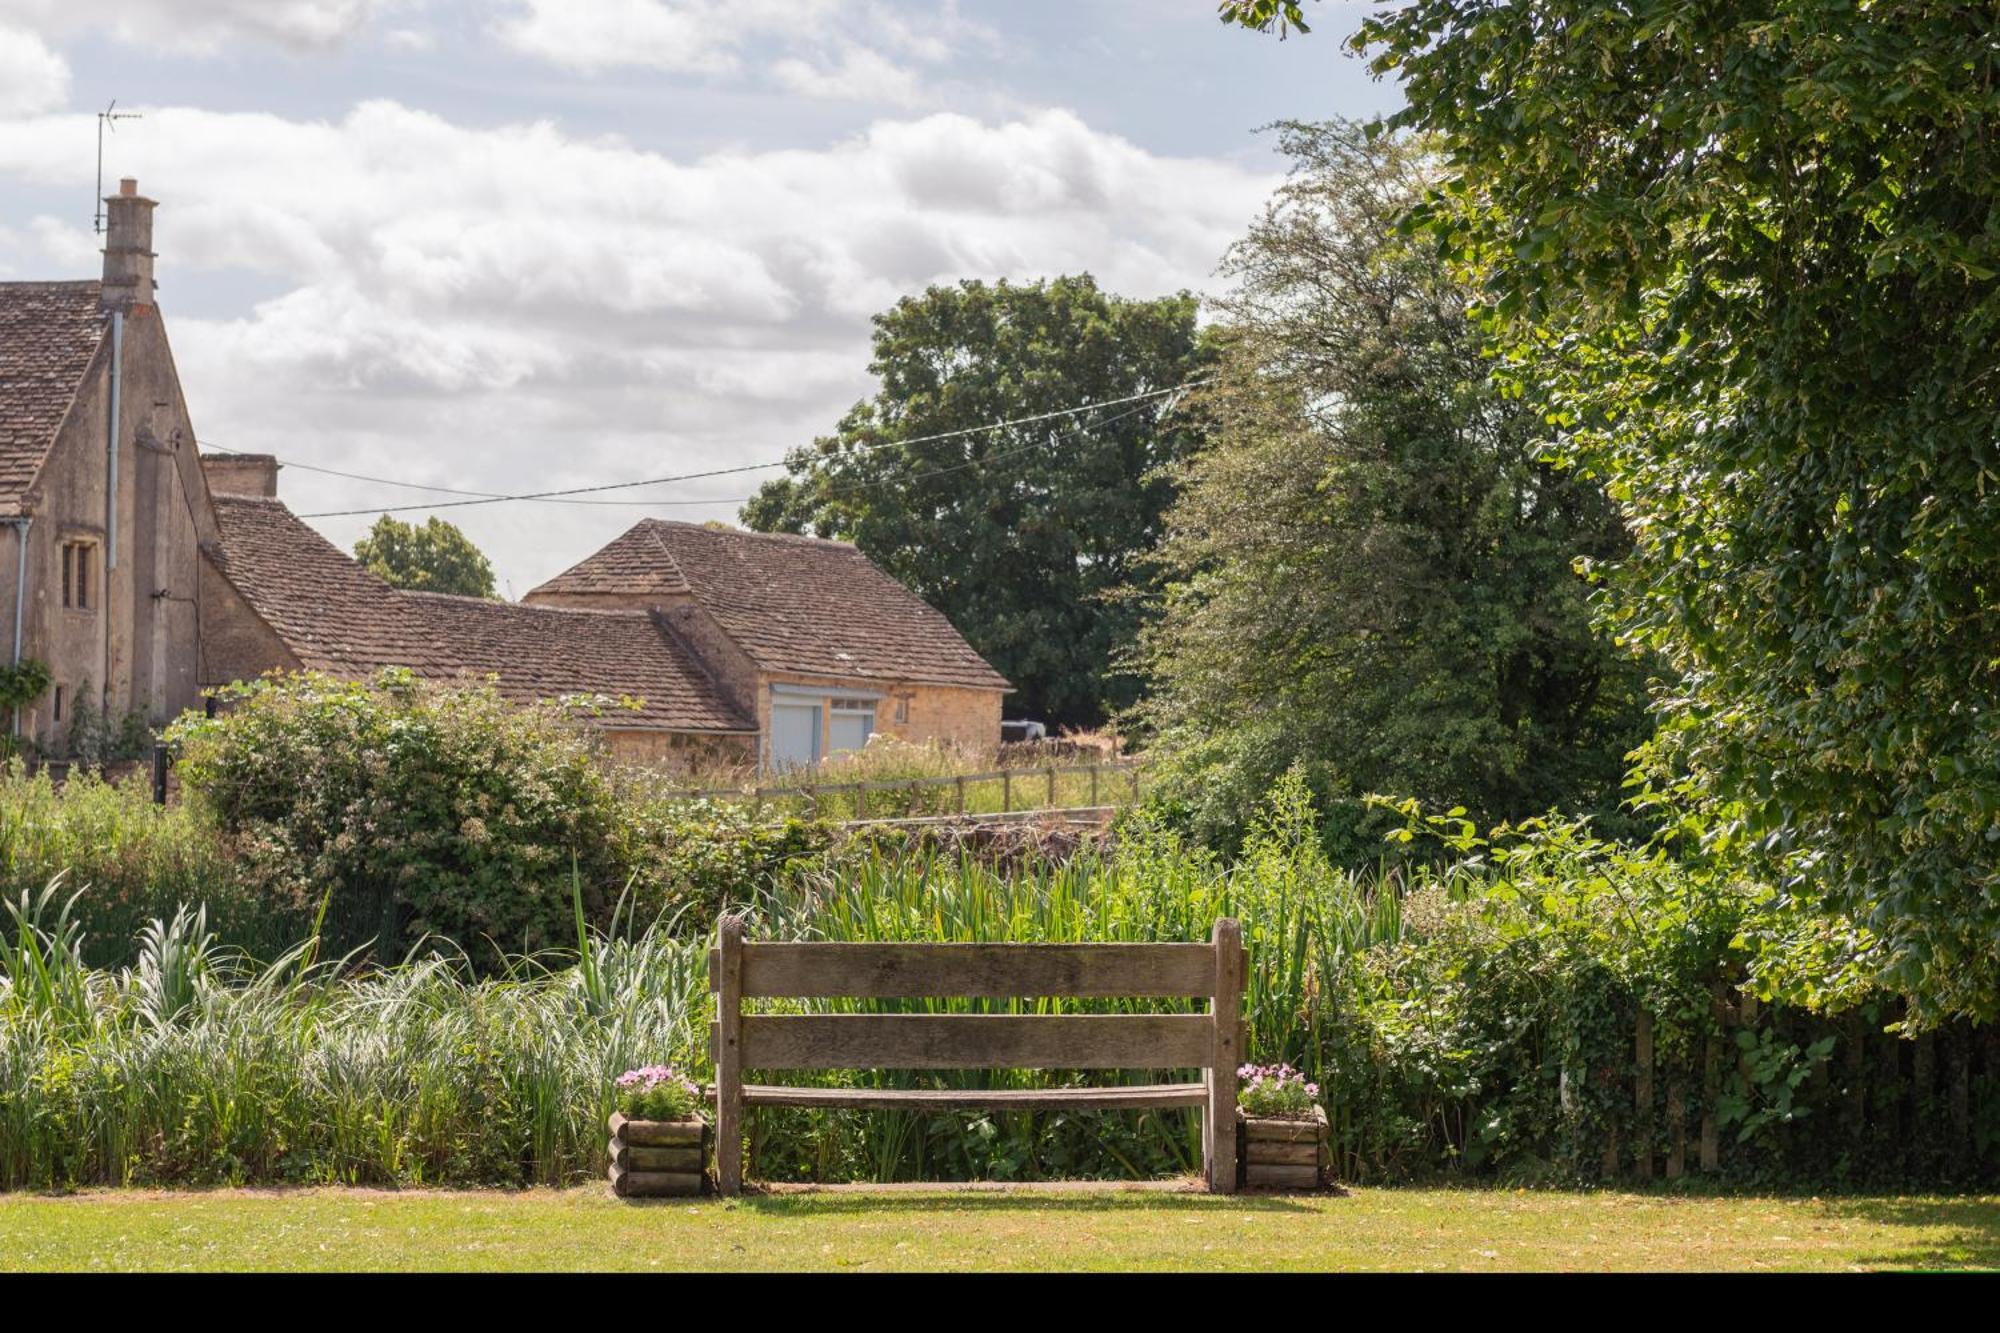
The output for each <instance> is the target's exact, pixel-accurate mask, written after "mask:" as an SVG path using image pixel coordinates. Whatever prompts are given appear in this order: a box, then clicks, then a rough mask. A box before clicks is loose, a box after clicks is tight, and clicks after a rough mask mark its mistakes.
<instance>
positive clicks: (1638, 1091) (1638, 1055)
mask: <svg viewBox="0 0 2000 1333" xmlns="http://www.w3.org/2000/svg"><path fill="white" fill-rule="evenodd" d="M1632 1047H1633V1052H1632V1053H1633V1056H1634V1058H1635V1059H1636V1061H1637V1063H1638V1066H1639V1072H1638V1079H1637V1085H1636V1087H1635V1088H1634V1101H1635V1102H1636V1103H1637V1105H1636V1107H1635V1108H1634V1109H1635V1110H1636V1111H1637V1112H1638V1116H1637V1117H1636V1119H1635V1121H1634V1123H1633V1126H1632V1138H1633V1145H1632V1146H1633V1148H1634V1149H1635V1150H1636V1156H1635V1159H1634V1165H1636V1166H1637V1167H1638V1170H1639V1179H1641V1180H1651V1179H1652V1178H1653V1016H1652V1014H1650V1013H1648V1012H1647V1011H1646V1010H1644V1009H1641V1010H1640V1011H1639V1020H1638V1022H1637V1023H1636V1024H1635V1025H1634V1031H1633V1033H1632Z"/></svg>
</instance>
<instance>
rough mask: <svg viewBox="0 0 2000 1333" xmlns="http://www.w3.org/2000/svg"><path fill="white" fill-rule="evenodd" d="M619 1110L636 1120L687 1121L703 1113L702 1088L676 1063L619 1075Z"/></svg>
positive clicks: (632, 1070) (652, 1066)
mask: <svg viewBox="0 0 2000 1333" xmlns="http://www.w3.org/2000/svg"><path fill="white" fill-rule="evenodd" d="M618 1109H619V1110H620V1111H622V1112H624V1113H625V1115H626V1116H627V1117H629V1118H631V1119H633V1120H687V1119H691V1118H692V1117H694V1116H695V1115H697V1114H699V1113H700V1110H701V1088H700V1087H699V1086H698V1085H697V1084H696V1083H695V1081H694V1080H693V1079H691V1078H689V1077H688V1076H687V1075H686V1074H683V1073H681V1071H680V1070H678V1069H676V1068H674V1067H673V1066H672V1065H647V1066H646V1067H645V1068H644V1069H628V1070H626V1071H625V1072H624V1073H622V1074H620V1075H619V1076H618Z"/></svg>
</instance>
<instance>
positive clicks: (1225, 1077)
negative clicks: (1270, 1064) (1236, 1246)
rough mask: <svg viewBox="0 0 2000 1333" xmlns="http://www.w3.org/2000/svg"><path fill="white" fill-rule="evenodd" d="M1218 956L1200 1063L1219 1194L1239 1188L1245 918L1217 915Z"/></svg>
mask: <svg viewBox="0 0 2000 1333" xmlns="http://www.w3.org/2000/svg"><path fill="white" fill-rule="evenodd" d="M1209 943H1210V944H1211V945H1212V946H1213V948H1214V951H1215V957H1214V960H1213V962H1212V963H1211V967H1212V968H1213V970H1214V973H1215V989H1214V993H1213V998H1212V999H1211V1000H1210V1002H1209V1050H1208V1052H1207V1053H1206V1058H1205V1059H1203V1060H1202V1061H1199V1063H1204V1064H1206V1065H1207V1066H1208V1075H1207V1079H1206V1080H1205V1081H1206V1082H1207V1084H1208V1119H1207V1123H1206V1124H1205V1125H1204V1133H1203V1135H1202V1137H1203V1139H1204V1140H1205V1143H1204V1151H1203V1156H1204V1158H1206V1160H1207V1163H1208V1188H1209V1190H1210V1192H1211V1193H1215V1194H1234V1193H1235V1192H1236V1067H1237V1065H1238V1064H1240V1063H1241V1062H1242V1059H1243V1043H1242V1037H1243V987H1244V982H1245V979H1246V978H1245V954H1244V951H1243V927H1242V924H1241V923H1239V922H1237V921H1235V920H1233V919H1232V918H1230V917H1222V918H1219V919H1218V920H1217V921H1216V923H1215V928H1214V930H1213V931H1212V932H1211V933H1210V936H1209Z"/></svg>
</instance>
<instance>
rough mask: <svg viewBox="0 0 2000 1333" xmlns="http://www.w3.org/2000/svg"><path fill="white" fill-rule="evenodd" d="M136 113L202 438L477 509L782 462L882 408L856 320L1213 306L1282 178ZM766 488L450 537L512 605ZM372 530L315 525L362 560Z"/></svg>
mask: <svg viewBox="0 0 2000 1333" xmlns="http://www.w3.org/2000/svg"><path fill="white" fill-rule="evenodd" d="M145 115H146V118H145V120H144V121H142V122H139V125H140V126H142V127H143V132H134V133H132V134H127V135H121V136H119V138H118V140H117V141H116V142H115V143H114V144H113V145H111V146H110V149H109V156H107V159H106V162H105V175H106V178H107V179H114V178H116V177H118V176H122V175H137V176H138V177H139V180H140V185H141V188H142V189H144V190H145V191H146V192H147V193H148V194H149V195H152V196H153V197H155V198H157V199H159V200H160V201H161V206H160V209H159V212H158V214H157V218H156V227H157V232H156V236H155V244H154V248H155V249H156V250H157V251H158V252H159V259H158V275H159V279H160V283H161V303H162V306H163V308H164V309H165V311H166V314H167V319H168V327H169V329H170V331H171V333H172V336H173V339H174V347H175V352H176V356H177V358H178V361H179V365H180V370H181V374H182V379H183V382H184V384H185V386H186V389H187V392H188V396H189V401H190V405H191V409H192V411H193V414H194V419H195V423H196V427H197V430H198V431H199V432H200V433H201V435H202V436H203V437H204V438H205V439H207V440H209V441H211V442H213V443H216V444H219V445H222V446H224V447H230V448H238V449H268V450H271V451H273V452H275V453H277V454H279V455H281V456H283V457H287V458H292V459H296V460H299V461H302V462H312V463H317V464H320V465H322V466H326V467H335V468H342V469H345V470H349V471H358V472H366V473H373V474H376V475H386V476H394V477H402V478H407V479H410V480H413V481H432V482H436V483H439V484H442V485H449V486H464V487H473V488H478V489H500V490H512V489H545V488H551V487H560V486H565V485H585V484H590V483H593V482H599V481H604V480H611V479H623V478H629V477H635V476H656V475H663V474H668V473H679V472H692V471H701V470H705V469H708V468H713V467H726V466H731V465H734V464H739V463H744V462H752V461H762V460H765V459H771V458H776V457H779V456H781V455H782V454H783V453H784V451H785V450H786V449H788V448H790V447H792V446H794V445H797V444H801V443H804V442H805V441H807V440H809V439H810V438H811V437H812V436H813V435H814V434H815V433H818V432H821V431H824V430H826V429H827V428H828V427H830V426H831V425H832V423H833V422H834V421H835V420H836V419H837V418H838V416H839V414H840V413H841V412H842V411H843V410H844V409H845V408H846V407H847V406H848V405H850V404H851V403H852V402H853V401H854V400H855V399H856V398H858V397H860V396H862V395H864V394H866V393H867V392H869V391H870V389H871V387H872V384H871V381H870V379H869V377H868V375H867V373H866V366H867V361H868V336H869V325H868V317H869V316H870V315H872V314H874V313H876V312H878V311H880V310H882V309H884V308H886V307H887V306H888V305H890V304H892V303H893V302H894V301H895V300H896V299H898V298H899V297H902V296H904V295H907V294H909V293H912V292H915V291H919V290H921V289H922V288H923V287H924V286H926V285H927V284H930V283H936V282H951V281H956V280H958V279H960V278H968V277H976V278H984V279H989V280H990V279H994V278H1000V277H1009V278H1015V279H1031V278H1035V277H1040V276H1048V275H1053V274H1056V273H1063V272H1074V271H1078V270H1089V271H1091V272H1093V273H1095V274H1096V275H1097V276H1098V278H1099V280H1100V282H1102V284H1103V285H1104V286H1105V287H1106V288H1107V289H1108V290H1111V291H1114V292H1119V293H1122V294H1126V295H1131V296H1152V295H1158V294H1163V293H1167V292H1171V291H1175V290H1177V289H1180V288H1182V287H1188V286H1200V285H1201V284H1203V283H1204V281H1205V280H1206V278H1207V276H1208V275H1209V273H1210V272H1211V271H1212V269H1213V266H1214V264H1215V262H1216V260H1217V259H1218V258H1219V256H1220V254H1221V252H1222V250H1223V249H1224V247H1225V246H1226V245H1227V244H1228V243H1229V241H1230V240H1231V239H1233V238H1234V237H1235V236H1236V235H1237V234H1238V233H1239V232H1240V230H1241V228H1242V226H1243V225H1244V224H1245V223H1246V222H1247V221H1248V220H1249V218H1250V217H1251V216H1252V214H1253V213H1254V212H1255V211H1256V209H1257V207H1258V206H1259V204H1260V203H1261V201H1262V200H1263V198H1264V197H1265V195H1266V193H1267V192H1268V190H1269V188H1270V186H1271V185H1272V184H1273V183H1274V182H1273V180H1272V179H1271V178H1270V177H1267V176H1263V175H1259V174H1257V173H1254V172H1251V171H1248V170H1245V169H1242V168H1240V167H1237V166H1233V165H1229V164H1226V163H1221V162H1217V161H1212V160H1207V159H1199V158H1174V157H1165V156H1161V155H1159V154H1156V153H1151V152H1148V151H1146V150H1144V149H1141V148H1139V147H1138V146H1136V145H1134V144H1132V143H1131V142H1129V141H1127V140H1124V139H1121V138H1118V137H1116V136H1113V135H1109V134H1105V133H1102V132H1099V131H1097V130H1093V129H1092V128H1090V127H1089V126H1088V125H1086V124H1084V123H1083V122H1082V121H1080V120H1079V119H1077V118H1076V117H1075V116H1074V115H1071V114H1069V113H1066V112H1061V111H1045V112H1040V113H1036V114H1032V115H1026V116H1022V117H1019V118H1016V119H1013V120H1009V121H1006V122H1002V123H987V122H982V121H979V120H975V119H971V118H969V117H965V116H960V115H951V114H934V115H928V116H923V117H920V118H914V119H904V120H886V121H882V122H878V123H877V124H875V125H874V126H872V127H871V128H869V129H868V130H867V131H865V132H863V133H861V134H858V135H855V136H854V137H852V138H849V139H847V140H845V141H842V142H839V143H836V144H833V145H832V146H830V147H826V148H823V149H816V150H810V151H808V150H786V151H763V152H758V151H749V150H743V149H732V150H728V151H721V152H716V153H713V154H710V155H708V156H704V157H698V158H679V159H677V158H672V157H668V156H665V155H663V154H660V153H656V152H649V151H646V150H644V149H641V148H638V147H635V146H633V145H632V144H630V143H627V142H625V141H623V140H621V139H616V138H584V137H577V136H575V135H571V134H567V133H565V132H564V131H562V130H560V129H558V128H557V127H555V126H553V125H551V124H547V123H528V124H517V125H507V126H500V127H492V128H470V127H466V126H462V125H457V124H453V123H451V122H450V121H447V120H445V119H443V118H441V117H439V116H436V115H433V114H429V113H426V112H422V111H418V110H413V109H411V108H409V107H406V106H403V105H401V104H398V103H394V102H386V101H378V102H370V103H365V104H363V105H361V106H358V107H356V108H354V109H353V110H352V111H351V112H349V113H348V114H346V115H345V116H343V117H342V118H340V119H338V120H335V121H308V120H294V119H285V118H281V117H277V116H271V115H259V114H248V113H217V112H208V111H198V110H190V109H185V108H175V107H165V108H158V107H149V108H145ZM88 131H89V121H88V117H86V116H82V115H65V116H45V117H42V118H40V119H38V120H32V121H14V122H4V121H0V186H5V185H7V184H9V183H15V184H23V183H32V184H35V185H37V186H39V187H43V188H47V189H53V190H56V191H59V192H62V193H68V192H70V191H71V190H72V189H76V190H81V189H85V188H88V185H89V175H88V173H89V171H90V169H91V164H90V162H89V160H88V159H87V158H85V159H79V158H78V156H77V155H76V154H75V153H74V152H73V151H72V146H73V144H74V143H75V142H77V141H78V136H79V135H87V134H88ZM79 197H80V196H79ZM9 222H10V224H12V226H13V230H12V232H11V233H10V234H4V235H0V271H10V272H12V273H13V274H15V275H18V276H23V277H60V276H82V275H84V274H88V273H90V272H92V271H94V269H95V266H96V262H97V261H96V254H95V250H96V244H95V241H94V238H92V237H91V236H90V235H89V233H88V228H87V227H79V226H75V225H65V224H60V223H56V222H54V221H51V220H49V219H45V218H44V219H9ZM244 288H248V289H250V290H252V291H254V292H255V293H256V298H255V299H253V298H250V297H246V298H245V299H243V300H241V301H239V302H236V303H234V304H233V305H232V303H230V302H226V301H222V300H218V299H202V298H203V297H204V296H207V295H210V294H214V293H220V292H224V291H227V290H231V289H244ZM190 307H199V308H200V309H202V310H203V311H204V312H221V313H207V314H205V317H202V318H195V317H193V314H192V312H191V310H190ZM177 310H178V311H180V313H176V311H177ZM232 312H234V313H232ZM762 475H769V474H754V475H751V476H749V477H735V478H724V479H717V480H713V481H708V482H701V483H689V484H686V485H681V486H675V487H671V488H667V489H666V490H664V491H663V492H660V493H658V494H660V495H663V496H667V497H672V498H677V499H681V498H691V497H692V498H706V499H710V500H713V501H715V503H714V504H713V505H712V506H711V507H709V508H697V507H674V508H661V509H657V510H652V511H648V510H644V509H636V508H630V509H628V508H613V507H585V506H577V507H557V506H540V505H528V504H517V505H502V506H491V507H484V508H467V509H454V510H444V511H441V512H443V513H444V514H445V515H446V516H447V517H450V518H452V519H454V520H455V521H458V522H460V523H462V524H463V525H464V526H465V527H466V529H467V531H468V532H469V533H470V534H471V535H472V536H473V537H474V538H475V539H476V540H478V541H480V542H481V543H482V545H484V546H485V547H486V548H487V549H488V550H489V551H491V552H492V553H493V555H494V557H495V559H496V561H497V562H498V565H499V567H500V569H501V572H502V573H503V574H504V575H506V576H507V577H509V578H511V579H512V580H513V581H514V583H515V589H516V591H517V592H519V591H524V590H525V589H526V588H527V587H529V586H531V585H532V583H533V582H535V581H538V580H539V579H541V578H545V577H547V576H549V575H550V574H552V573H554V572H555V571H556V570H557V569H559V568H561V567H562V566H563V565H564V564H566V563H567V562H569V561H571V560H574V559H577V558H580V557H581V556H582V555H583V554H585V553H587V552H588V551H590V550H591V549H593V548H594V547H595V546H597V545H599V544H601V543H602V542H604V541H605V540H608V539H609V537H610V536H611V535H613V534H614V533H616V532H617V531H619V530H621V529H622V528H623V526H625V525H626V524H627V523H629V522H631V521H633V520H634V519H636V518H637V517H639V516H641V515H643V514H645V513H647V512H655V513H659V514H662V515H665V516H670V517H694V518H706V517H731V516H733V513H734V509H735V505H734V503H733V501H734V500H735V499H736V498H738V497H741V496H743V495H747V494H748V493H749V492H750V491H752V490H754V489H755V486H756V482H757V480H758V479H759V477H760V476H762ZM283 490H284V494H285V495H286V497H287V498H288V499H289V500H290V501H291V502H292V503H293V504H294V506H295V507H296V508H298V509H299V510H301V511H304V512H311V511H314V510H321V509H336V508H347V507H355V506H363V505H379V504H388V503H395V502H398V501H412V500H420V499H422V498H424V497H423V496H422V495H421V494H419V493H412V492H399V491H394V490H385V489H384V488H381V487H376V486H367V485H363V484H361V483H356V482H347V481H341V480H337V479H333V478H327V477H323V476H316V475H312V474H308V473H305V472H304V471H302V470H301V471H294V472H290V473H287V474H286V476H285V478H284V481H283ZM367 522H368V520H366V519H340V520H329V521H328V522H327V523H326V525H325V526H326V529H327V531H328V532H329V533H330V534H331V535H333V536H334V537H335V538H336V539H337V540H343V541H351V540H352V538H353V537H354V536H355V535H357V534H358V533H359V531H360V530H361V529H362V528H363V527H365V526H366V523H367Z"/></svg>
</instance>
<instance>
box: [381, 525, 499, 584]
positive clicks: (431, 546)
mask: <svg viewBox="0 0 2000 1333" xmlns="http://www.w3.org/2000/svg"><path fill="white" fill-rule="evenodd" d="M354 558H355V559H357V560H359V561H360V562H361V563H362V564H364V565H366V566H368V568H369V569H370V570H371V571H372V572H373V573H375V574H376V575H377V576H378V577H380V578H381V579H382V581H383V582H385V583H387V584H388V585H389V586H390V587H392V588H408V589H410V590H411V591H413V592H448V593H456V594H457V595H459V596H460V597H493V596H495V595H496V593H495V591H494V587H493V566H492V565H491V564H490V563H489V562H488V561H487V559H486V556H485V554H484V553H483V552H482V551H481V550H480V549H479V548H478V547H477V546H474V545H473V544H472V539H471V538H470V537H467V536H466V535H465V534H464V533H463V532H460V531H459V530H458V526H457V525H456V524H454V523H447V522H445V521H444V520H443V519H441V518H439V517H437V516H436V515H432V516H431V517H430V518H428V519H426V520H425V521H424V522H422V523H405V522H403V521H402V520H400V519H397V518H393V517H391V516H390V515H388V514H384V515H382V517H380V518H378V519H376V520H375V526H374V527H372V528H370V529H369V530H368V535H367V536H365V537H363V538H361V540H359V541H357V542H355V543H354Z"/></svg>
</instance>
